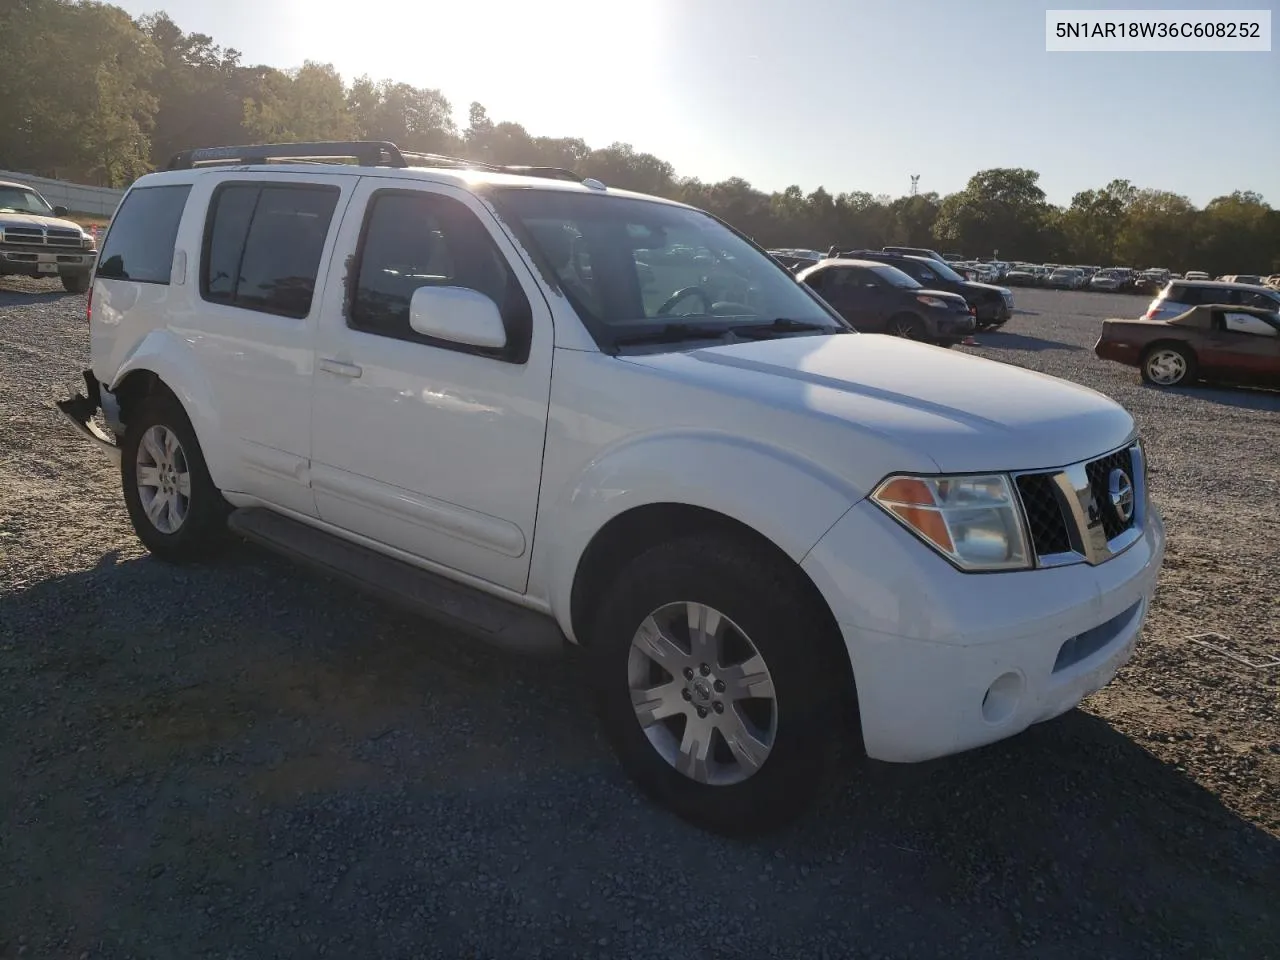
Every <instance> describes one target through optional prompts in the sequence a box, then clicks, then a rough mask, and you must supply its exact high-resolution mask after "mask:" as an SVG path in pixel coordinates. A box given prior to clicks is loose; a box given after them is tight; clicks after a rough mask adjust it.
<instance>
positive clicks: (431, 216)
mask: <svg viewBox="0 0 1280 960" xmlns="http://www.w3.org/2000/svg"><path fill="white" fill-rule="evenodd" d="M575 253H576V255H577V256H578V263H579V269H581V270H583V271H584V272H585V273H586V275H587V276H588V277H590V275H591V262H590V258H589V256H588V251H586V250H581V249H580V250H577V251H575ZM356 269H357V273H356V278H355V282H354V283H353V285H352V292H351V296H350V303H349V308H348V313H347V317H348V319H347V323H348V325H349V326H350V327H351V328H352V329H354V330H361V331H363V332H365V333H373V334H377V335H379V336H384V337H394V338H396V339H399V340H409V341H414V342H420V343H426V344H430V345H433V346H439V347H443V348H445V349H452V350H464V351H468V352H480V353H484V352H486V351H484V350H482V349H478V348H472V347H466V346H463V345H461V344H452V343H445V342H443V341H436V340H433V339H431V338H429V337H425V336H423V335H422V334H419V333H417V332H415V331H414V330H413V329H412V328H411V327H410V326H409V304H410V301H411V300H412V298H413V292H414V291H415V290H417V289H418V288H419V287H426V286H443V287H466V288H467V289H470V290H475V291H477V292H478V293H483V294H484V295H485V296H487V297H488V298H489V299H491V300H492V301H493V302H494V303H495V304H497V306H498V309H499V311H500V312H501V314H502V318H503V321H504V323H505V324H506V326H507V336H508V341H509V343H508V347H507V348H505V350H504V351H503V353H502V358H503V359H508V360H513V361H515V362H522V361H523V359H524V358H525V357H526V356H527V355H528V347H529V338H530V331H531V327H532V309H531V307H530V305H529V301H528V298H527V297H526V296H525V294H524V290H523V289H522V288H521V286H520V282H519V281H518V280H517V279H516V276H515V274H514V273H512V271H511V267H510V266H509V264H508V263H507V260H506V257H504V256H503V254H502V252H501V251H500V250H499V249H498V248H497V246H496V245H495V244H494V242H493V238H492V237H490V236H489V233H488V231H487V230H486V229H485V228H484V225H483V224H482V223H481V222H480V221H479V219H477V218H476V216H475V214H474V213H472V212H471V211H470V210H468V209H467V207H466V206H465V205H464V204H462V203H460V202H459V201H457V200H454V199H453V198H451V197H444V196H440V195H438V194H431V193H421V192H417V191H413V192H409V191H394V190H389V191H383V192H381V193H378V194H375V195H374V197H373V199H372V200H371V201H370V203H369V208H368V213H367V215H366V217H365V224H364V231H363V236H362V239H361V241H360V251H359V255H358V264H357V268H356Z"/></svg>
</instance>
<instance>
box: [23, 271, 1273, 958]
mask: <svg viewBox="0 0 1280 960" xmlns="http://www.w3.org/2000/svg"><path fill="white" fill-rule="evenodd" d="M1016 296H1017V300H1018V305H1019V308H1020V313H1019V315H1018V316H1016V317H1015V318H1014V319H1013V320H1012V321H1011V322H1010V323H1009V325H1008V327H1007V331H1006V332H1002V333H999V334H988V335H982V336H980V337H979V339H980V340H981V342H982V346H980V347H971V348H963V349H971V350H975V351H976V352H979V353H983V354H987V355H989V356H992V357H995V358H998V359H1000V360H1004V361H1007V362H1010V363H1016V364H1019V365H1023V366H1029V367H1034V368H1036V369H1039V370H1044V371H1046V372H1049V373H1053V374H1056V375H1058V376H1063V377H1067V378H1070V379H1073V380H1077V381H1080V382H1083V383H1086V384H1088V385H1090V386H1092V387H1095V388H1097V389H1099V390H1102V391H1104V392H1106V393H1108V394H1110V395H1111V396H1113V397H1115V398H1116V399H1118V400H1120V401H1121V402H1122V403H1124V404H1125V405H1126V406H1127V407H1128V408H1129V409H1131V410H1133V411H1134V412H1135V413H1136V415H1137V416H1138V418H1139V420H1140V421H1141V424H1142V428H1143V430H1144V432H1145V435H1146V437H1147V438H1148V442H1149V449H1150V453H1151V456H1152V460H1153V472H1154V476H1153V485H1154V488H1155V495H1156V497H1157V499H1158V500H1159V502H1160V504H1161V506H1162V507H1163V509H1164V511H1165V513H1166V517H1167V522H1168V527H1169V532H1170V550H1169V556H1168V560H1167V566H1166V570H1165V574H1164V577H1163V579H1162V582H1161V591H1160V594H1159V598H1158V601H1157V603H1156V605H1155V609H1154V611H1153V613H1152V617H1151V620H1150V623H1149V626H1148V629H1147V632H1146V635H1145V639H1144V640H1143V642H1142V643H1141V645H1140V647H1139V651H1138V653H1137V655H1136V656H1135V658H1134V660H1133V661H1132V662H1131V663H1130V664H1129V665H1128V666H1127V667H1126V668H1125V669H1124V670H1123V671H1122V672H1121V674H1120V676H1119V677H1118V678H1117V679H1116V681H1115V682H1114V683H1113V684H1112V685H1111V686H1110V687H1108V688H1107V689H1106V690H1104V691H1102V692H1101V693H1099V694H1097V695H1095V696H1094V697H1093V698H1091V699H1090V700H1089V701H1087V703H1086V704H1085V706H1084V709H1082V710H1079V711H1075V712H1073V713H1071V714H1068V715H1067V716H1065V717H1063V718H1061V719H1059V720H1057V721H1054V722H1052V723H1049V724H1045V725H1043V726H1041V727H1038V728H1034V729H1033V730H1031V731H1029V732H1028V733H1026V734H1025V735H1023V736H1021V737H1018V738H1015V739H1014V740H1013V741H1010V742H1006V743H1004V744H998V745H995V746H993V747H990V748H987V749H985V750H981V751H977V752H974V753H971V754H968V755H964V756H960V757H954V758H949V759H947V760H942V761H937V762H934V763H930V764H924V765H920V766H915V767H892V766H887V765H878V764H873V765H871V766H870V768H869V769H866V770H863V771H862V772H859V771H858V769H857V768H856V767H854V766H852V765H850V766H849V768H848V769H847V770H845V771H843V772H842V773H841V774H840V775H839V777H838V778H837V781H836V784H835V785H834V787H833V790H832V791H831V795H830V796H829V797H828V798H827V799H826V800H825V801H824V803H823V805H822V807H821V808H820V809H819V810H817V811H816V812H815V813H814V814H813V815H812V816H810V817H809V818H808V819H806V820H804V821H803V822H802V823H800V824H799V825H797V826H796V827H795V828H793V829H791V830H790V831H788V832H786V833H784V834H782V835H780V836H776V837H773V838H770V839H768V840H766V841H758V842H752V843H740V842H731V841H727V840H722V839H718V838H714V837H710V836H707V835H704V834H701V833H699V832H697V831H695V830H693V829H691V828H688V827H686V826H684V825H682V824H681V823H679V822H677V821H675V820H674V819H672V818H671V817H669V816H667V815H666V814H664V813H663V812H661V811H658V810H655V809H653V808H651V807H650V806H648V805H647V804H646V803H645V802H643V801H641V800H639V799H638V798H637V793H636V791H634V790H633V789H632V788H631V786H630V785H629V784H628V783H627V782H625V781H624V780H623V779H622V777H621V775H620V773H619V770H618V769H617V767H616V766H615V764H614V762H613V761H612V759H611V757H610V756H609V754H608V753H607V752H606V749H605V747H604V745H603V743H602V741H601V740H600V739H599V738H598V737H597V735H596V732H595V724H594V721H593V719H592V717H591V716H590V714H589V712H588V707H587V704H586V698H585V696H584V689H583V681H582V679H581V677H580V676H579V673H578V670H577V667H576V666H575V663H574V662H573V661H572V660H569V661H566V662H565V663H546V662H539V663H533V662H525V661H522V660H518V659H512V658H510V657H504V656H503V655H500V654H497V653H492V652H489V651H487V650H485V649H477V648H475V647H473V646H471V645H469V644H468V643H467V642H466V641H465V640H462V639H460V638H458V637H455V636H452V635H449V634H448V633H446V632H443V631H441V630H439V629H437V628H435V627H433V626H431V625H429V624H424V623H421V622H417V621H414V620H410V619H408V618H405V617H402V616H400V615H397V614H393V613H388V612H385V611H383V610H381V609H379V608H378V607H377V606H376V605H374V604H372V603H370V602H369V601H367V600H365V599H363V598H362V597H360V596H358V595H355V594H353V593H351V592H349V591H348V590H346V589H345V588H339V587H336V586H333V585H330V584H327V583H325V582H324V581H322V580H318V579H315V578H313V577H312V576H311V575H310V574H307V573H304V572H301V571H299V570H295V569H294V568H292V567H290V566H288V565H287V564H285V563H284V562H282V561H277V560H276V559H274V558H272V557H270V556H268V555H266V554H263V553H260V552H257V551H254V550H251V549H249V548H248V547H238V548H235V549H233V550H231V551H229V552H228V554H227V555H226V556H225V557H224V558H222V559H220V560H219V561H218V562H216V563H215V564H213V565H210V566H207V567H202V568H195V569H185V570H181V571H177V570H174V569H172V568H167V567H165V566H163V565H160V564H157V563H154V562H152V561H151V560H149V559H148V558H146V557H145V556H144V555H143V554H142V552H141V550H140V549H139V547H138V545H137V543H136V541H135V540H134V538H133V536H132V534H131V532H130V530H129V527H128V522H127V520H126V517H125V512H124V509H123V506H122V504H121V501H120V495H119V490H118V480H117V478H116V475H115V473H114V470H113V469H112V468H111V467H110V466H109V465H108V464H107V462H106V461H105V459H102V458H100V457H98V456H97V455H95V454H92V453H91V452H90V449H89V447H88V446H87V445H86V444H85V443H83V442H82V441H81V440H80V439H79V438H77V437H75V436H74V434H73V433H72V432H71V431H70V430H69V429H68V428H66V427H64V426H63V425H62V424H61V423H60V421H59V419H58V418H57V416H56V414H54V413H53V412H51V410H50V408H49V404H50V403H51V402H52V401H53V400H54V399H57V398H60V397H62V396H64V395H65V392H64V391H65V390H66V389H67V388H68V387H70V386H74V383H75V380H76V378H77V376H78V371H79V370H80V368H81V367H82V366H84V365H85V361H86V358H87V352H88V339H87V335H86V328H85V323H84V319H83V314H84V300H83V298H81V297H74V296H65V295H63V294H62V293H61V292H55V291H54V289H53V287H52V286H51V285H49V284H42V283H37V282H27V281H0V734H2V736H0V771H3V773H4V774H5V776H4V777H3V782H0V817H2V819H0V957H16V956H27V957H58V958H61V957H72V958H76V957H94V958H97V957H127V956H132V957H148V958H150V957H174V958H183V960H188V958H193V957H214V956H216V957H219V958H227V957H252V958H265V957H275V956H287V957H295V956H319V955H325V956H331V957H339V956H350V957H359V958H370V957H409V956H414V957H437V956H438V957H494V958H511V957H523V956H546V957H561V956H599V957H614V958H617V957H625V958H633V957H634V958H649V957H654V958H658V957H661V958H666V957H672V958H677V957H678V958H681V960H687V958H693V957H697V958H710V957H751V958H755V957H771V956H778V957H788V958H791V957H812V958H818V957H838V956H839V957H883V956H911V957H927V956H947V957H958V956H964V957H1019V956H1025V957H1036V958H1075V957H1082V956H1103V955H1106V956H1110V957H1129V956H1131V957H1154V956H1161V957H1171V956H1186V957H1197V958H1200V957H1232V956H1238V957H1247V958H1250V960H1257V958H1262V957H1267V956H1280V717H1278V715H1277V714H1278V712H1280V704H1278V702H1277V687H1278V686H1280V667H1278V668H1275V669H1272V670H1265V669H1253V668H1250V667H1249V666H1246V665H1245V664H1243V663H1240V662H1238V661H1235V660H1232V659H1230V658H1228V657H1226V656H1223V655H1221V654H1219V653H1217V652H1215V651H1212V650H1209V649H1207V648H1205V647H1201V646H1197V645H1195V644H1193V643H1191V642H1189V641H1188V639H1187V637H1188V636H1190V635H1193V634H1203V633H1208V632H1214V633H1218V634H1221V635H1223V636H1224V637H1225V638H1227V639H1225V640H1222V641H1216V642H1218V643H1219V644H1220V645H1222V646H1224V647H1226V648H1228V649H1230V650H1233V651H1235V652H1236V653H1238V654H1241V655H1243V656H1244V657H1245V659H1248V660H1250V661H1251V662H1255V663H1256V662H1258V661H1259V660H1260V659H1262V658H1263V657H1264V656H1265V655H1268V654H1280V636H1278V633H1277V631H1278V629H1280V626H1278V625H1280V605H1278V603H1277V599H1276V597H1277V590H1276V575H1277V572H1278V571H1280V562H1277V561H1278V559H1280V557H1278V546H1277V545H1278V544H1280V510H1277V508H1276V502H1277V498H1278V497H1280V459H1278V458H1277V454H1276V451H1277V450H1278V449H1280V395H1278V394H1266V393H1261V392H1248V391H1219V390H1209V389H1197V390H1188V391H1180V392H1158V391H1155V390H1151V389H1147V388H1144V387H1142V386H1141V385H1140V384H1139V381H1138V377H1137V373H1136V371H1133V370H1129V369H1127V368H1122V367H1119V366H1114V365H1110V364H1105V363H1103V362H1101V361H1098V360H1097V359H1096V358H1095V357H1094V356H1093V354H1092V352H1091V347H1092V344H1093V342H1094V340H1095V339H1096V336H1097V332H1098V329H1099V320H1100V318H1102V317H1105V316H1122V315H1123V316H1136V315H1138V314H1139V313H1140V312H1141V310H1142V308H1143V303H1144V302H1143V301H1142V300H1139V299H1137V298H1129V297H1120V296H1106V295H1095V294H1089V293H1055V292H1046V291H1018V292H1017V294H1016Z"/></svg>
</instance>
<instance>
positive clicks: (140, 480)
mask: <svg viewBox="0 0 1280 960" xmlns="http://www.w3.org/2000/svg"><path fill="white" fill-rule="evenodd" d="M120 475H121V481H122V483H123V485H124V502H125V506H126V508H127V509H128V511H129V519H130V520H131V521H133V529H134V531H135V532H136V533H137V534H138V539H139V540H141V541H142V543H143V545H144V546H145V547H146V548H147V549H148V550H149V551H151V553H153V554H154V555H155V556H157V557H159V558H160V559H162V560H168V561H170V562H173V563H183V562H188V561H191V560H197V559H201V558H203V557H204V556H207V555H208V553H209V552H210V551H211V549H213V548H214V547H215V546H216V545H217V544H218V542H219V541H220V540H221V536H222V533H223V530H224V523H225V520H226V514H227V504H226V501H225V500H223V499H222V494H221V493H220V492H219V491H218V488H217V487H215V486H214V485H213V480H212V479H211V478H210V476H209V471H208V468H207V467H206V466H205V462H204V455H203V454H202V453H201V451H200V444H199V443H198V442H197V440H196V434H195V430H194V429H192V426H191V421H190V420H188V419H187V415H186V413H185V411H183V409H182V405H181V404H179V403H178V401H177V400H176V399H175V398H174V397H172V396H171V395H169V394H165V393H161V394H154V395H152V396H149V397H147V398H146V399H144V400H143V401H142V402H141V404H140V406H139V407H138V408H137V410H136V411H134V412H133V413H132V414H131V415H130V417H129V421H128V425H127V429H126V430H125V434H124V443H123V444H122V449H121V453H120Z"/></svg>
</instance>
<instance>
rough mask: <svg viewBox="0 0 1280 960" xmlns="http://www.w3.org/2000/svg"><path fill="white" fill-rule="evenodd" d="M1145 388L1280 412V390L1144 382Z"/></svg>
mask: <svg viewBox="0 0 1280 960" xmlns="http://www.w3.org/2000/svg"><path fill="white" fill-rule="evenodd" d="M1142 387H1143V389H1144V390H1150V391H1152V392H1154V393H1172V394H1177V395H1178V396H1182V397H1190V398H1192V399H1194V400H1203V401H1205V402H1206V403H1216V404H1219V405H1221V406H1224V407H1239V408H1240V409H1242V410H1266V411H1268V412H1270V413H1280V390H1262V389H1257V388H1254V387H1217V386H1197V387H1156V386H1152V385H1151V384H1147V383H1144V384H1143V385H1142Z"/></svg>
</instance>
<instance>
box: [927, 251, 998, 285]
mask: <svg viewBox="0 0 1280 960" xmlns="http://www.w3.org/2000/svg"><path fill="white" fill-rule="evenodd" d="M916 259H917V260H923V261H924V262H925V264H926V265H927V266H928V267H929V269H930V270H932V271H933V272H934V273H936V274H937V275H938V276H940V277H941V278H942V279H943V280H946V281H948V282H950V283H964V282H965V280H964V277H962V276H960V274H958V273H956V272H955V271H954V270H952V269H951V267H949V266H948V265H947V264H945V263H943V262H942V261H941V260H932V259H930V258H928V257H916ZM984 269H985V268H984Z"/></svg>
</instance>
